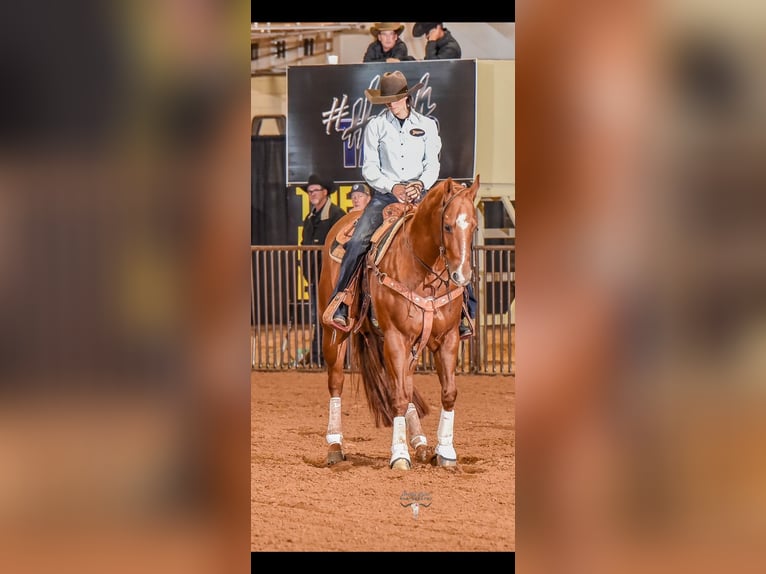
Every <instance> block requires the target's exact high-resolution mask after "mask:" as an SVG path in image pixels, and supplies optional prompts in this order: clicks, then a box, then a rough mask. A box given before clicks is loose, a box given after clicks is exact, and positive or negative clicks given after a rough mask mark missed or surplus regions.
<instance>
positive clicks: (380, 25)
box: [370, 22, 404, 38]
mask: <svg viewBox="0 0 766 574" xmlns="http://www.w3.org/2000/svg"><path fill="white" fill-rule="evenodd" d="M388 30H393V31H394V32H396V35H397V36H401V35H402V31H403V30H404V24H402V23H401V22H375V24H373V25H372V26H371V27H370V34H372V35H373V36H375V37H376V38H377V37H378V32H386V31H388Z"/></svg>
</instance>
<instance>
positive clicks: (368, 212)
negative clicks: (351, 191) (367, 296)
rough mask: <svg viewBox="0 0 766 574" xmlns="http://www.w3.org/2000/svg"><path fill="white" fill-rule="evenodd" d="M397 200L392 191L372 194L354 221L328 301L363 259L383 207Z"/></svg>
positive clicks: (379, 223) (378, 224) (380, 218)
mask: <svg viewBox="0 0 766 574" xmlns="http://www.w3.org/2000/svg"><path fill="white" fill-rule="evenodd" d="M398 201H399V200H398V199H396V196H395V195H394V194H393V193H376V194H375V195H373V196H372V199H371V200H370V203H368V204H367V207H365V208H364V211H363V212H362V215H360V216H359V219H358V220H357V222H356V227H355V228H354V234H353V235H352V236H351V239H349V240H348V242H347V243H346V253H345V255H343V260H342V261H341V264H340V274H339V275H338V283H337V284H336V285H335V291H333V294H332V297H330V301H332V300H333V298H335V295H337V294H338V293H340V292H341V291H343V290H345V289H346V288H347V287H348V284H349V282H350V281H351V278H352V277H353V276H354V273H355V272H356V270H357V268H358V267H359V265H361V263H362V261H364V256H365V255H366V254H367V250H368V249H369V248H370V240H371V239H372V234H373V233H375V230H376V229H377V228H378V227H380V225H381V224H382V223H383V208H384V207H386V206H387V205H389V204H391V203H396V202H398Z"/></svg>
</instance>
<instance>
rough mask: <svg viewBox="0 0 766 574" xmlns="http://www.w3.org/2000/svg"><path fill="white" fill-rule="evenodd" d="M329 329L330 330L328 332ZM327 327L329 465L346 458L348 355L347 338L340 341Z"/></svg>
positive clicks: (323, 347)
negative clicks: (344, 420)
mask: <svg viewBox="0 0 766 574" xmlns="http://www.w3.org/2000/svg"><path fill="white" fill-rule="evenodd" d="M328 331H329V332H328ZM336 333H337V332H336V331H335V330H334V329H332V330H330V329H327V328H325V333H324V340H323V342H322V351H323V354H324V358H325V362H326V363H327V390H328V391H329V392H330V406H329V416H328V420H327V434H325V440H327V464H328V466H330V465H333V464H335V463H338V462H340V461H342V460H345V459H346V456H345V455H344V454H343V426H342V424H341V395H342V394H343V361H344V358H345V356H346V338H345V336H344V337H343V338H342V340H341V341H340V342H338V341H336V340H335V338H338V337H339V334H336Z"/></svg>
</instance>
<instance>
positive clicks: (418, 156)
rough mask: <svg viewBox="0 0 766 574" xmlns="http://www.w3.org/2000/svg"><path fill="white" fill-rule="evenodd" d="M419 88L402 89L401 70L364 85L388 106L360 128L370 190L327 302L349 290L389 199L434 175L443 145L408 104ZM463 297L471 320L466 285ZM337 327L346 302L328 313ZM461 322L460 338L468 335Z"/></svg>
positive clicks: (424, 186) (416, 190) (422, 186)
mask: <svg viewBox="0 0 766 574" xmlns="http://www.w3.org/2000/svg"><path fill="white" fill-rule="evenodd" d="M422 87H423V83H422V82H421V83H419V84H417V85H415V86H413V87H412V89H408V88H407V78H405V77H404V74H402V72H400V71H398V70H397V71H395V72H386V73H385V74H383V77H382V78H381V81H380V89H379V90H372V89H367V90H365V91H364V95H365V97H366V98H367V100H368V101H369V102H370V103H371V104H385V106H386V108H387V110H386V111H385V112H383V113H381V114H378V115H377V116H375V117H373V118H372V119H370V121H369V122H368V124H367V127H366V128H365V131H364V163H363V165H362V176H363V177H364V179H365V180H366V181H367V183H368V184H369V185H370V187H372V188H373V189H374V190H375V194H374V195H373V197H372V200H371V201H370V203H369V204H368V205H367V207H366V208H365V210H364V212H363V213H362V215H361V216H360V217H359V220H358V221H357V223H356V226H355V228H354V233H353V235H352V236H351V238H350V239H349V241H348V243H346V253H345V255H344V256H343V260H342V262H341V265H340V274H339V276H338V282H337V284H336V286H335V291H333V294H332V296H331V297H330V301H331V302H332V300H333V299H334V298H335V297H336V296H337V294H338V293H340V292H342V291H345V290H346V289H348V286H349V283H350V282H351V279H352V277H353V276H354V274H355V273H356V271H357V269H358V267H359V265H361V264H362V261H363V260H364V256H365V254H366V253H367V250H368V249H369V247H370V241H371V238H372V234H373V233H374V231H375V229H377V228H378V227H379V226H380V225H381V224H382V223H383V208H384V207H385V206H386V205H389V204H391V203H396V202H397V201H399V202H402V203H403V202H405V201H406V200H409V201H412V202H415V201H417V200H419V199H420V198H421V196H422V194H423V193H424V192H425V190H428V189H430V188H431V186H432V185H433V184H434V183H436V180H437V179H438V177H439V170H440V168H441V163H440V161H439V153H440V152H441V148H442V141H441V137H440V136H439V130H438V126H437V124H436V121H435V120H434V119H433V118H430V117H428V116H424V115H423V114H420V113H418V112H417V111H415V110H414V109H413V108H412V94H413V93H415V92H417V90H419V89H420V88H422ZM464 296H465V297H466V298H467V304H468V309H469V314H470V316H471V319H473V318H474V317H475V316H476V299H475V297H474V295H473V288H472V286H471V284H470V283H469V284H468V285H467V286H466V290H465V292H464ZM332 322H333V323H335V325H336V326H341V327H346V326H347V325H348V305H346V304H345V303H341V304H340V305H339V306H338V309H337V310H336V311H335V314H334V315H333V317H332ZM471 334H472V332H471V329H470V327H469V326H468V325H467V324H464V321H462V320H461V322H460V337H461V338H465V337H469V336H471Z"/></svg>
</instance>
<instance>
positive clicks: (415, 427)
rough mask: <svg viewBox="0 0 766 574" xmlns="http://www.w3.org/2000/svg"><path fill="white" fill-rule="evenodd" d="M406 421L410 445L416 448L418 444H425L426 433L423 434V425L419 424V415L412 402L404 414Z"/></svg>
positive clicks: (426, 442)
mask: <svg viewBox="0 0 766 574" xmlns="http://www.w3.org/2000/svg"><path fill="white" fill-rule="evenodd" d="M404 418H405V419H406V421H407V433H408V434H409V435H410V446H411V447H412V448H418V447H419V446H420V445H427V444H428V441H427V440H426V435H425V434H423V427H421V426H420V417H419V416H418V410H417V409H416V408H415V405H414V404H413V403H410V404H409V405H408V406H407V414H405V415H404Z"/></svg>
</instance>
